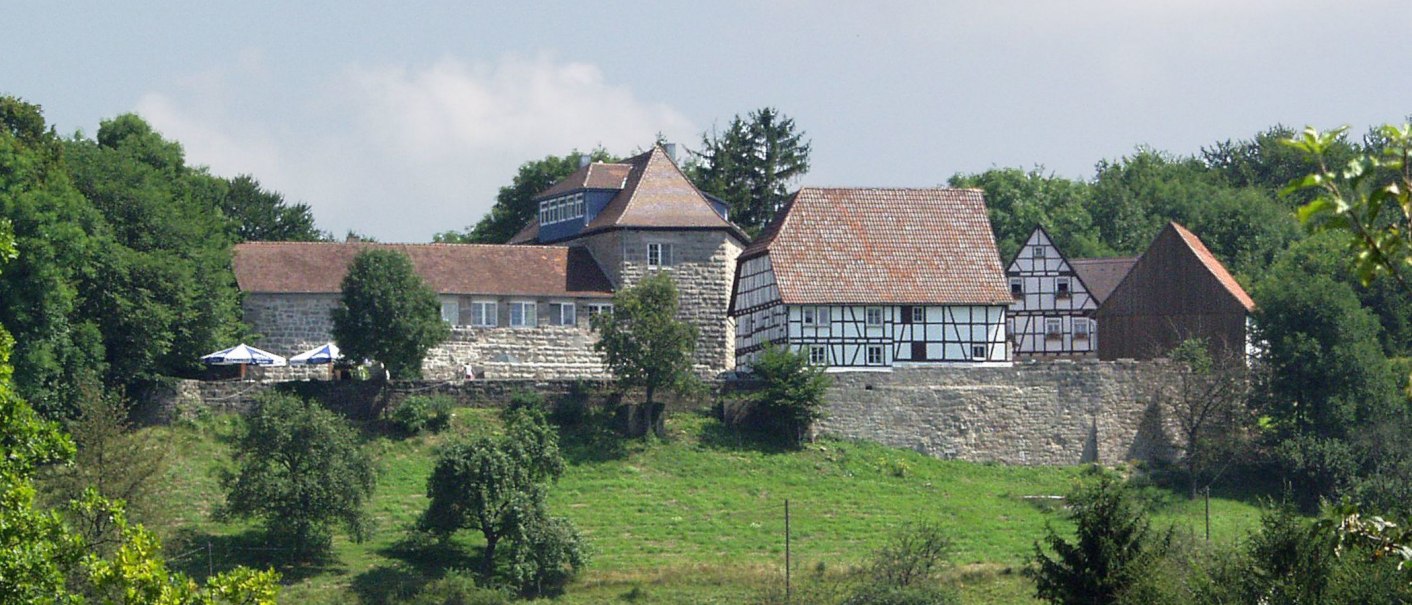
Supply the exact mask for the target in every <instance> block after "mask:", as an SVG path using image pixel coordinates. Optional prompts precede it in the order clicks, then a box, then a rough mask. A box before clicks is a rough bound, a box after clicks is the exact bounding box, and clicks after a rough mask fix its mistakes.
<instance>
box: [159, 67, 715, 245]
mask: <svg viewBox="0 0 1412 605" xmlns="http://www.w3.org/2000/svg"><path fill="white" fill-rule="evenodd" d="M274 71H277V70H274ZM137 110H138V112H139V113H141V114H142V115H143V116H145V117H146V118H147V119H148V120H149V121H150V122H152V124H153V125H154V126H155V127H156V128H157V129H158V130H160V131H161V132H162V133H163V134H164V135H166V136H167V137H168V138H173V139H176V140H178V141H180V142H181V143H182V144H183V146H185V148H186V150H187V157H188V161H189V162H190V163H193V164H205V165H208V166H210V168H211V170H212V172H215V173H216V174H221V175H234V174H239V173H251V174H254V175H255V176H256V177H257V178H259V179H260V180H261V182H262V183H264V184H265V185H266V186H268V187H270V188H273V189H276V190H278V191H280V192H282V193H284V194H285V196H286V197H287V198H288V199H291V200H296V201H302V202H306V203H308V204H310V205H311V206H312V207H313V209H314V213H315V217H316V218H317V219H318V221H319V225H320V226H321V227H323V228H325V229H328V230H331V231H333V232H335V233H340V234H341V233H342V232H343V231H345V230H347V229H354V230H356V231H359V232H361V233H365V234H368V235H373V236H376V237H379V238H382V239H386V240H406V241H423V240H427V239H429V238H430V236H431V234H432V233H434V232H437V231H443V230H447V229H455V228H460V227H463V226H465V225H466V224H468V223H472V222H474V221H476V220H478V219H479V218H480V216H481V215H482V214H484V213H485V211H486V210H488V209H489V207H490V205H491V203H492V202H493V200H494V195H495V191H496V189H497V188H498V187H500V186H501V185H505V184H507V183H508V182H509V180H510V179H511V177H513V175H514V172H515V169H516V167H517V166H518V165H519V164H520V163H522V162H524V161H526V160H530V159H535V158H539V157H543V156H545V155H548V154H560V153H565V152H567V151H569V150H571V149H585V150H586V149H591V148H593V147H595V146H599V145H601V146H603V147H605V148H607V149H608V150H609V151H612V152H615V153H629V152H632V151H633V150H636V149H639V148H642V147H644V146H646V145H649V144H651V142H652V141H653V139H654V137H655V135H656V134H657V133H659V132H660V133H663V134H665V135H666V136H667V137H669V138H673V139H677V140H686V138H689V137H694V136H695V134H696V132H697V128H696V127H695V126H694V125H693V124H692V122H691V121H690V120H689V119H687V118H686V117H685V116H684V115H682V114H681V113H680V112H679V111H677V110H675V109H673V108H672V107H670V106H669V105H666V104H664V103H654V102H649V101H645V100H643V99H640V98H639V97H638V96H637V95H636V94H635V93H634V91H632V90H630V89H629V88H627V87H625V86H620V85H614V84H612V83H610V82H608V81H606V78H605V77H604V75H603V72H602V71H601V70H599V69H598V68H597V67H596V66H594V65H591V64H587V63H579V62H560V61H556V60H554V59H553V58H552V57H550V56H547V55H546V56H540V57H537V58H533V59H524V58H517V57H503V58H501V59H498V60H495V61H463V60H459V59H455V58H444V59H441V60H439V61H437V62H435V63H433V64H430V65H423V66H412V67H407V66H393V65H351V66H348V67H346V68H344V69H342V70H340V71H338V72H336V73H333V74H329V75H328V77H327V79H325V80H323V81H322V82H317V83H314V84H311V85H309V86H306V87H300V86H291V85H287V84H281V82H280V81H279V79H278V77H276V76H273V75H272V74H271V69H270V68H269V67H268V64H267V63H266V62H265V61H263V60H262V58H261V56H260V55H259V54H258V53H255V52H250V53H246V54H244V55H243V56H242V58H241V59H240V61H238V62H237V64H236V65H235V66H234V67H233V68H232V69H230V70H213V71H211V72H206V73H203V74H196V75H193V76H192V77H191V78H190V79H189V80H188V81H187V82H185V83H184V84H183V85H182V86H180V87H178V90H177V91H175V92H167V91H163V92H154V93H150V94H147V95H145V96H143V97H142V99H141V100H140V101H139V103H138V107H137Z"/></svg>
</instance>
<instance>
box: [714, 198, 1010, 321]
mask: <svg viewBox="0 0 1412 605" xmlns="http://www.w3.org/2000/svg"><path fill="white" fill-rule="evenodd" d="M763 254H768V255H769V257H770V265H771V266H772V267H773V269H774V276H775V281H776V283H777V284H778V287H779V291H780V298H781V300H782V302H784V303H785V304H843V303H854V304H869V303H883V304H1009V303H1010V302H1011V296H1010V291H1009V288H1008V285H1007V282H1006V279H1005V271H1004V269H1003V268H1002V267H1001V266H1000V255H999V253H998V252H996V249H995V238H994V236H993V235H992V234H991V230H990V220H989V219H988V217H987V216H986V208H985V200H984V198H983V197H982V195H981V191H980V190H978V189H945V188H931V189H828V188H815V187H806V188H804V189H800V190H799V191H798V192H797V193H795V194H794V196H793V197H791V198H790V200H789V202H788V204H787V205H786V206H785V208H784V209H782V210H781V211H780V212H779V213H778V214H777V215H776V217H775V219H774V220H773V221H772V222H771V223H770V225H769V226H767V227H766V228H765V230H764V231H763V232H762V233H761V234H760V236H759V237H758V238H757V239H756V241H755V242H754V243H753V244H751V245H750V246H749V247H748V248H746V250H745V252H743V253H742V254H741V260H742V261H743V260H746V259H748V258H751V257H755V256H760V255H763Z"/></svg>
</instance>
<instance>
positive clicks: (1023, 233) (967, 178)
mask: <svg viewBox="0 0 1412 605" xmlns="http://www.w3.org/2000/svg"><path fill="white" fill-rule="evenodd" d="M947 184H948V185H950V186H952V187H972V188H978V189H982V190H984V191H985V202H986V208H987V211H988V212H989V214H990V224H991V228H992V229H994V230H995V245H996V247H997V248H998V249H999V250H1000V256H1001V258H1005V259H1009V258H1010V257H1012V256H1014V255H1015V253H1016V252H1017V251H1019V249H1020V246H1022V245H1024V243H1025V239H1026V238H1028V237H1029V236H1030V232H1031V231H1034V228H1035V227H1036V226H1043V227H1045V229H1047V230H1048V231H1049V233H1050V235H1051V236H1052V237H1054V241H1055V244H1057V245H1058V246H1059V249H1060V250H1063V251H1064V254H1065V255H1067V256H1069V257H1070V258H1085V257H1091V256H1105V255H1109V254H1112V250H1110V249H1109V248H1108V246H1107V245H1106V244H1104V243H1103V241H1102V238H1101V237H1100V236H1099V232H1098V228H1097V227H1096V226H1094V223H1093V217H1091V216H1089V213H1088V207H1089V206H1090V205H1091V204H1092V201H1091V199H1092V197H1093V194H1092V187H1091V186H1090V185H1089V184H1088V183H1085V182H1083V181H1071V180H1069V179H1066V178H1063V177H1057V176H1054V175H1053V174H1045V173H1044V171H1043V169H1042V168H1035V169H1034V170H1031V171H1029V172H1025V171H1023V170H1021V169H1019V168H993V169H990V170H987V171H985V172H981V173H977V174H955V175H952V177H951V178H950V179H949V180H948V181H947Z"/></svg>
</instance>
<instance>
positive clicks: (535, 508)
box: [420, 407, 585, 593]
mask: <svg viewBox="0 0 1412 605" xmlns="http://www.w3.org/2000/svg"><path fill="white" fill-rule="evenodd" d="M502 419H503V420H504V422H505V427H506V434H505V435H504V436H495V437H489V436H487V437H478V438H475V439H473V440H471V441H467V442H463V443H457V444H453V445H452V446H450V447H448V448H446V449H445V450H443V451H442V453H441V454H440V455H439V456H438V457H437V461H436V466H435V468H434V469H433V470H432V474H431V477H430V478H429V479H427V497H428V498H429V499H430V500H431V502H430V503H429V504H428V505H427V509H426V511H425V512H424V513H423V514H422V519H421V522H420V526H421V527H422V528H423V529H425V530H428V531H431V532H432V533H435V534H437V535H438V536H440V537H442V539H447V538H450V537H451V536H452V535H453V534H454V533H455V532H457V531H459V530H461V529H474V530H478V531H480V533H481V536H482V537H483V538H484V539H485V549H484V550H483V551H482V552H481V575H482V577H484V578H485V579H486V580H487V581H490V580H491V579H492V578H493V577H494V575H495V564H496V557H497V553H499V552H500V551H499V547H500V544H501V543H502V542H503V541H508V542H509V543H510V545H511V548H510V551H511V557H510V561H511V565H510V572H511V580H512V582H513V583H514V584H515V585H516V586H517V587H518V588H519V589H520V590H521V591H522V592H526V593H539V592H542V591H543V590H544V589H545V588H546V586H551V587H552V586H557V585H560V584H561V583H562V582H563V581H565V580H567V579H568V577H570V576H571V575H572V573H573V572H574V571H576V570H578V569H579V568H581V567H582V566H583V564H584V562H585V554H584V551H583V548H582V544H581V540H580V538H579V535H578V531H577V530H576V529H575V528H574V527H573V524H572V523H570V522H569V521H568V520H566V519H559V518H554V517H550V516H549V514H548V510H547V507H546V505H545V498H546V495H547V487H548V484H549V483H551V482H553V481H555V480H557V479H558V478H559V476H560V475H562V474H563V472H564V461H563V458H562V457H561V456H560V454H559V438H558V435H557V434H556V433H555V432H554V428H553V427H552V426H550V425H549V422H548V421H547V420H545V418H544V415H543V412H542V411H540V410H538V409H536V408H530V407H507V408H506V409H505V410H504V412H503V414H502Z"/></svg>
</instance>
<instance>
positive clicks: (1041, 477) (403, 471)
mask: <svg viewBox="0 0 1412 605" xmlns="http://www.w3.org/2000/svg"><path fill="white" fill-rule="evenodd" d="M237 422H238V420H237V419H236V418H234V417H230V416H216V417H211V418H206V419H202V420H201V421H198V422H195V423H192V424H187V425H179V426H174V427H161V428H153V429H148V430H154V431H160V432H162V433H163V435H162V436H163V437H164V438H165V439H167V440H169V441H170V442H171V443H173V444H174V446H175V448H176V453H177V454H176V460H175V461H174V462H175V464H174V468H173V472H172V473H171V474H170V477H171V481H172V493H173V501H174V508H175V509H178V510H179V511H181V512H180V515H179V517H178V519H177V530H176V532H175V539H174V540H173V541H172V542H173V543H172V547H171V549H170V550H171V551H172V554H173V558H174V559H176V561H175V563H174V565H175V566H177V567H179V568H181V569H183V570H185V571H187V572H189V573H192V574H193V575H195V576H198V577H200V576H204V575H205V574H206V573H207V572H208V571H209V570H212V569H214V570H216V571H219V570H221V569H224V568H228V567H230V566H233V565H236V564H242V563H243V564H251V565H264V564H275V565H277V566H279V567H281V569H282V571H283V572H284V573H285V579H286V583H287V587H286V588H285V590H284V593H283V597H284V599H282V600H284V601H287V602H291V603H350V602H355V601H361V602H363V603H385V602H390V601H393V600H395V599H396V598H397V597H402V596H407V595H410V594H413V593H414V592H415V591H416V590H417V589H418V588H419V587H420V586H421V585H422V584H423V583H424V582H426V581H427V580H428V579H429V578H433V577H435V576H437V575H439V574H440V573H442V572H443V571H444V570H445V569H448V568H471V567H473V566H474V561H473V559H472V558H471V557H473V556H475V554H477V552H478V551H477V549H476V548H475V547H476V538H477V537H476V536H470V535H467V536H465V539H464V541H463V543H462V544H461V548H449V549H448V548H432V547H427V546H425V545H422V546H418V545H414V544H409V540H408V535H409V532H408V529H409V528H410V527H411V526H412V525H413V524H414V523H415V520H416V518H417V515H418V514H420V512H421V511H422V509H423V508H424V507H425V505H426V498H425V496H424V491H425V482H426V478H427V476H428V475H429V474H430V472H431V467H432V464H433V460H434V457H435V452H436V450H437V447H438V446H439V445H440V444H442V443H445V442H446V441H447V440H450V439H455V438H457V437H458V436H460V435H466V434H473V433H477V432H486V431H494V430H497V428H498V421H497V419H496V416H495V414H494V413H492V412H489V411H486V410H471V409H463V410H458V412H457V415H456V418H455V421H454V422H453V426H452V429H451V430H450V431H448V432H446V433H443V434H441V435H435V436H424V437H414V438H411V439H394V438H389V437H385V436H379V435H376V434H372V433H370V434H369V436H368V443H367V447H368V448H369V449H370V451H372V452H374V453H375V455H376V456H377V458H378V460H379V465H380V468H381V475H380V478H379V482H378V487H377V492H376V494H375V495H374V498H373V502H372V510H373V514H374V517H375V519H376V523H377V525H376V530H375V532H374V534H373V536H372V538H371V539H370V540H367V541H365V542H363V543H352V542H350V541H348V540H347V539H346V538H344V537H342V536H340V537H338V538H337V539H336V540H335V543H334V550H333V553H332V555H331V556H330V557H329V558H328V560H326V561H321V562H318V563H313V564H302V565H298V566H285V565H280V561H281V559H282V556H281V555H282V553H281V552H280V551H278V550H269V549H268V547H267V546H266V545H264V544H263V543H261V540H260V535H259V533H258V532H257V531H255V528H254V526H252V525H250V524H246V523H231V522H220V521H216V520H213V518H212V516H211V513H212V511H214V510H215V508H216V507H217V506H218V505H219V503H220V501H221V492H220V488H219V481H218V479H217V476H218V474H219V472H220V469H222V468H227V467H228V465H229V443H230V437H231V436H232V435H233V434H234V433H235V430H236V423H237ZM668 426H669V430H670V437H669V438H668V439H667V440H665V441H662V442H656V443H651V444H644V443H641V442H637V441H625V440H622V439H618V438H615V437H613V436H611V435H609V434H607V433H605V432H603V431H601V430H593V429H588V428H580V429H575V430H571V431H568V432H566V433H565V435H564V444H563V445H564V450H565V454H566V458H567V459H568V461H569V465H568V470H567V472H566V473H565V475H564V477H563V478H562V479H561V480H560V481H559V483H558V484H557V485H556V486H555V488H554V489H553V491H552V494H551V499H550V508H551V510H552V511H553V512H554V514H557V515H565V516H568V517H570V518H571V519H573V521H574V522H575V523H576V524H577V525H578V527H579V529H580V530H581V531H582V532H583V533H584V535H585V537H586V538H587V539H588V541H589V543H590V545H591V548H592V552H593V558H592V560H591V561H590V565H589V568H588V569H587V570H586V572H585V573H584V574H582V575H581V577H580V579H579V580H577V581H576V582H575V583H574V584H572V585H570V587H569V589H568V591H567V593H566V594H565V595H563V596H561V597H559V598H557V599H554V602H558V603H564V604H566V605H576V604H581V603H627V602H639V603H707V604H709V603H720V604H726V603H730V604H737V603H743V602H748V600H749V599H750V597H751V595H752V594H755V593H756V592H757V591H758V590H760V589H761V588H763V587H765V586H766V585H768V584H770V583H774V582H780V581H781V578H782V575H783V565H784V501H785V500H786V499H788V500H789V502H790V513H791V533H792V542H791V552H792V556H793V560H794V570H795V571H794V574H795V575H796V577H800V576H803V577H805V578H808V577H809V576H812V575H814V574H816V573H818V571H819V570H824V572H825V576H828V575H829V574H831V573H833V574H836V573H837V572H840V571H842V570H844V569H846V568H847V567H848V566H849V565H850V564H855V563H857V562H859V561H861V560H863V559H864V558H866V557H867V555H868V554H869V552H870V551H871V550H872V549H874V548H876V547H877V546H879V545H880V544H881V543H882V542H883V541H884V540H885V539H886V538H887V536H888V535H889V533H890V532H891V531H893V530H894V529H895V528H898V527H900V526H901V525H902V524H903V523H906V522H909V521H921V520H927V521H932V522H935V523H938V524H940V525H942V526H943V527H945V528H946V529H947V530H948V531H949V532H950V534H951V536H952V537H953V539H954V542H955V552H954V555H953V557H952V562H953V563H954V567H953V569H952V570H951V571H950V572H949V576H950V577H951V578H952V580H953V581H954V582H955V583H956V584H957V585H958V586H959V587H960V588H961V590H962V595H963V598H964V600H965V602H968V603H1024V602H1030V597H1029V593H1030V587H1029V585H1028V583H1027V582H1026V581H1025V580H1024V578H1023V577H1022V576H1021V575H1020V574H1019V570H1020V569H1021V568H1022V567H1023V566H1024V561H1025V560H1026V559H1027V558H1028V557H1029V556H1030V555H1031V554H1032V552H1033V544H1034V541H1035V540H1037V539H1039V538H1040V537H1042V536H1043V535H1044V528H1045V525H1046V523H1055V524H1056V526H1062V521H1061V519H1060V515H1058V514H1057V513H1056V512H1055V511H1054V502H1053V501H1052V500H1050V499H1047V498H1044V496H1056V495H1061V494H1064V493H1066V492H1067V491H1068V490H1069V489H1070V488H1071V487H1072V486H1073V485H1074V483H1075V482H1076V481H1078V480H1079V476H1080V474H1081V473H1082V470H1081V469H1078V468H1030V467H1008V466H1000V465H989V464H975V463H965V462H954V461H943V460H936V459H932V458H929V457H926V456H923V455H921V454H917V453H915V452H911V451H905V450H896V449H890V448H885V447H882V446H879V445H876V444H871V443H862V442H845V441H829V440H826V441H822V442H820V443H816V444H813V445H810V446H809V447H808V448H806V449H805V450H804V451H801V452H785V451H780V450H778V449H776V448H774V447H772V446H771V445H769V444H762V443H760V442H758V441H755V440H752V439H749V438H743V437H741V436H739V435H737V434H735V433H733V432H731V431H729V430H727V429H725V428H723V427H722V426H721V425H720V424H719V423H717V422H716V421H715V420H712V419H710V418H707V417H704V416H700V415H695V414H689V413H682V414H677V415H675V416H673V417H672V418H670V419H669V421H668ZM1143 494H1144V495H1145V497H1146V498H1147V499H1148V500H1149V502H1150V503H1151V505H1152V509H1153V511H1154V521H1155V523H1156V524H1158V525H1160V526H1167V525H1174V526H1175V527H1176V528H1177V530H1178V531H1180V532H1192V533H1194V534H1196V535H1200V534H1201V532H1202V531H1203V528H1202V523H1203V518H1204V512H1203V507H1202V503H1201V502H1199V501H1188V500H1186V499H1185V498H1184V497H1181V496H1180V495H1176V494H1173V493H1171V492H1168V491H1165V490H1159V489H1156V488H1148V489H1145V490H1144V491H1143ZM1211 515H1212V536H1213V539H1215V540H1233V539H1238V538H1239V537H1240V536H1242V535H1244V532H1245V531H1247V530H1248V529H1249V528H1252V527H1254V525H1255V523H1256V521H1257V518H1258V515H1259V509H1258V507H1257V506H1255V505H1254V504H1252V503H1250V502H1243V501H1239V500H1232V499H1221V498H1215V499H1213V500H1212V502H1211ZM804 581H807V579H806V580H804Z"/></svg>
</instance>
